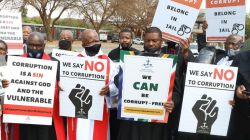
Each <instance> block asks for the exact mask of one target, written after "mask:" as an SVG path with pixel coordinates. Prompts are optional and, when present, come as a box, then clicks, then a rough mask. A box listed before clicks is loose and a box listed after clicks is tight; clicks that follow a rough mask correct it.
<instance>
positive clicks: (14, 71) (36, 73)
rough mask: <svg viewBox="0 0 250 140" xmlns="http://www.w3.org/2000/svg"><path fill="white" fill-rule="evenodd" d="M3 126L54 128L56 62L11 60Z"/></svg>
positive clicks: (8, 66)
mask: <svg viewBox="0 0 250 140" xmlns="http://www.w3.org/2000/svg"><path fill="white" fill-rule="evenodd" d="M6 69H8V72H5V75H6V79H7V80H8V81H9V82H10V85H9V87H8V88H6V89H5V97H4V112H3V122H5V123H23V124H40V125H52V114H53V104H54V95H55V84H56V72H57V61H49V60H41V59H33V58H24V57H17V56H9V57H8V62H7V68H6Z"/></svg>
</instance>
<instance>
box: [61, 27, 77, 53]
mask: <svg viewBox="0 0 250 140" xmlns="http://www.w3.org/2000/svg"><path fill="white" fill-rule="evenodd" d="M73 40H74V39H73V33H72V32H71V31H70V30H63V31H62V32H61V34H60V38H59V42H58V47H59V49H60V50H67V51H71V50H72V43H73Z"/></svg>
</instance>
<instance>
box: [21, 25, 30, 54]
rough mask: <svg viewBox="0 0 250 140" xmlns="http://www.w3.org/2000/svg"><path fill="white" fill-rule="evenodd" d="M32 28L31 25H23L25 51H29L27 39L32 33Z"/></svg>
mask: <svg viewBox="0 0 250 140" xmlns="http://www.w3.org/2000/svg"><path fill="white" fill-rule="evenodd" d="M31 32H32V29H31V28H30V26H23V52H24V53H26V52H27V40H28V37H29V35H30V34H31Z"/></svg>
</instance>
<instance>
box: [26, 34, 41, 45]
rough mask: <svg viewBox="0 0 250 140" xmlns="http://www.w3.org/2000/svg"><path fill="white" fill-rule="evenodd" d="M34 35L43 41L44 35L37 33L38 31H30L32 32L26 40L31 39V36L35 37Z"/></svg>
mask: <svg viewBox="0 0 250 140" xmlns="http://www.w3.org/2000/svg"><path fill="white" fill-rule="evenodd" d="M35 36H37V37H38V38H39V40H40V41H41V42H43V43H44V36H43V35H42V34H41V33H39V32H32V33H31V34H30V35H29V37H28V40H27V41H28V42H29V40H30V39H32V38H33V37H35Z"/></svg>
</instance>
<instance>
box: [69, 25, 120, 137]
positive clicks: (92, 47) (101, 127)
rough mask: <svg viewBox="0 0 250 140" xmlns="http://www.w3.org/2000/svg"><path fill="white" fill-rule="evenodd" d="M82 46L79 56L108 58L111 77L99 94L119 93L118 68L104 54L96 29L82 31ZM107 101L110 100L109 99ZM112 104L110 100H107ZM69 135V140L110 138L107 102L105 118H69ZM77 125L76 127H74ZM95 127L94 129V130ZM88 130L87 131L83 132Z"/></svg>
mask: <svg viewBox="0 0 250 140" xmlns="http://www.w3.org/2000/svg"><path fill="white" fill-rule="evenodd" d="M82 47H83V51H82V52H81V53H80V54H79V57H85V58H88V57H91V58H98V59H105V60H107V67H109V69H110V72H109V73H107V75H109V77H108V78H107V80H106V85H105V86H104V87H103V88H102V89H101V91H100V93H99V95H101V96H106V97H107V98H109V97H110V96H113V95H114V94H115V93H117V91H118V89H117V87H116V86H115V84H114V75H116V73H117V72H116V68H115V65H114V63H113V62H112V61H111V60H110V59H109V58H108V56H106V55H104V54H103V52H102V51H101V42H100V40H99V37H98V33H97V32H96V31H95V30H91V29H86V30H84V31H83V32H82ZM107 101H109V100H108V99H107ZM107 104H108V105H110V103H109V102H107ZM67 122H68V136H69V140H83V139H84V140H93V139H94V140H95V139H96V140H103V139H106V138H108V131H106V130H107V128H108V110H107V105H106V102H105V105H104V108H103V120H102V121H93V120H87V119H82V118H68V120H67ZM72 126H75V128H72ZM93 129H94V130H93ZM83 130H86V131H85V132H86V133H83Z"/></svg>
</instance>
